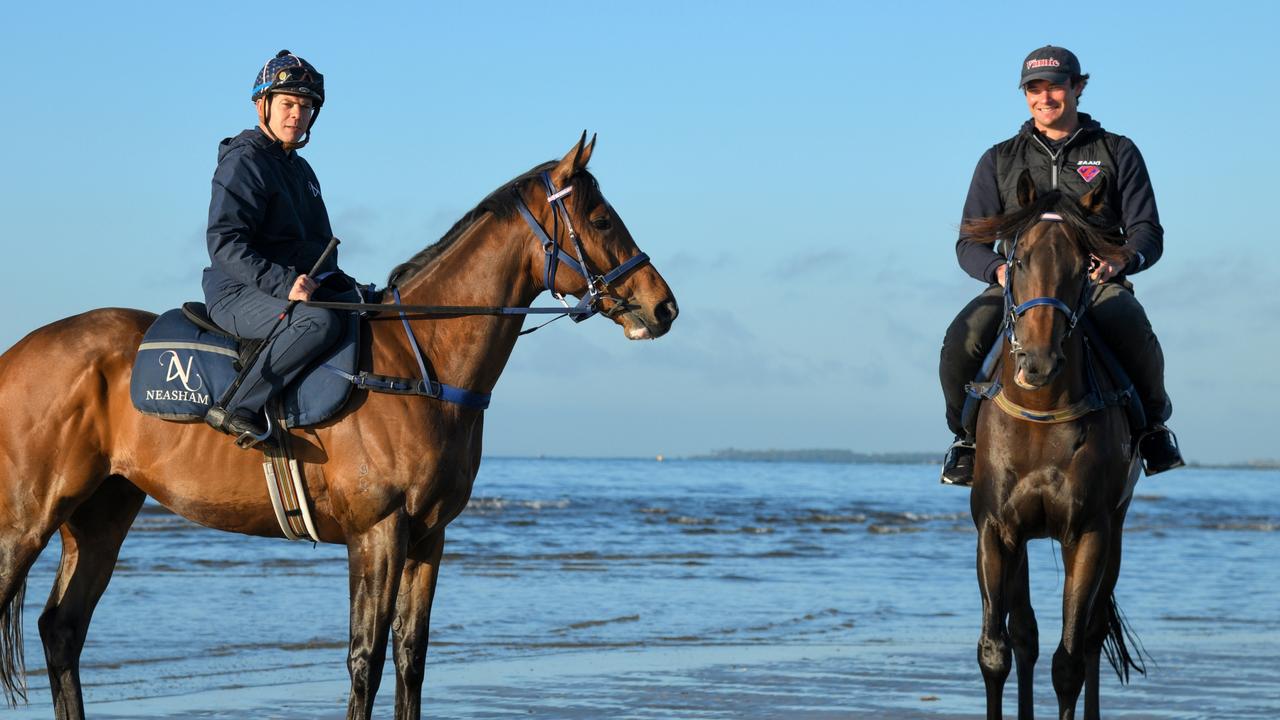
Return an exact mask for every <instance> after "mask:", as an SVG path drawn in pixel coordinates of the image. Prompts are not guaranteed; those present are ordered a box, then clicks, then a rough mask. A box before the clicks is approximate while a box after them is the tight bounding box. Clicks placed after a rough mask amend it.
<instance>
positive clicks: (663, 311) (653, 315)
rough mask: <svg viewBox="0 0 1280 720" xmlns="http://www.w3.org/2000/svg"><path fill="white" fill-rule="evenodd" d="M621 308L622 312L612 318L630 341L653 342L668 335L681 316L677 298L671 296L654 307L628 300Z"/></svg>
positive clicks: (614, 314) (612, 315)
mask: <svg viewBox="0 0 1280 720" xmlns="http://www.w3.org/2000/svg"><path fill="white" fill-rule="evenodd" d="M619 308H620V310H621V311H620V312H614V313H611V314H610V317H612V318H613V320H614V322H616V323H618V324H619V325H621V326H622V328H623V331H624V332H626V335H627V339H629V340H653V339H655V338H660V337H662V336H663V335H666V334H667V331H668V330H670V329H671V324H672V323H673V322H675V320H676V316H677V315H679V314H680V307H679V306H678V305H676V300H675V298H673V297H669V296H668V297H666V298H664V299H662V300H660V301H658V302H657V303H655V304H653V305H652V306H646V305H645V304H644V303H638V302H635V301H634V300H628V301H626V302H625V303H623V304H622V305H620V306H619Z"/></svg>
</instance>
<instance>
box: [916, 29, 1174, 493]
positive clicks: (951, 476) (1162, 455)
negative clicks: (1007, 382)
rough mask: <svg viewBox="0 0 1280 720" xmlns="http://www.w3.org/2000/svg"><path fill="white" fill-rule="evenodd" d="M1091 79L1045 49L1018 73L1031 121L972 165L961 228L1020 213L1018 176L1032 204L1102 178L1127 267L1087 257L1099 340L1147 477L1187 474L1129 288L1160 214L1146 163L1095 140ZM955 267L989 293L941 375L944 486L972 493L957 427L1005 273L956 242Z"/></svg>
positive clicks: (1112, 141) (1155, 355)
mask: <svg viewBox="0 0 1280 720" xmlns="http://www.w3.org/2000/svg"><path fill="white" fill-rule="evenodd" d="M1088 82H1089V76H1088V75H1086V74H1083V73H1081V72H1080V61H1079V60H1078V59H1076V56H1075V55H1074V54H1073V53H1072V52H1071V51H1070V50H1067V49H1066V48H1061V47H1055V46H1053V45H1046V46H1045V47H1042V48H1039V49H1037V50H1034V51H1032V52H1031V54H1030V55H1028V56H1027V58H1026V60H1024V61H1023V63H1022V76H1021V80H1020V82H1019V88H1020V89H1021V90H1022V92H1023V94H1024V96H1025V98H1026V102H1027V108H1028V110H1029V111H1030V113H1031V119H1029V120H1027V121H1026V122H1025V123H1024V124H1023V126H1022V128H1021V129H1020V130H1019V131H1018V134H1017V135H1015V136H1014V137H1012V138H1010V139H1008V140H1005V141H1004V142H1002V143H999V144H998V145H995V146H994V147H992V148H990V149H989V150H987V151H986V153H984V154H983V155H982V158H981V159H980V160H979V161H978V167H977V169H976V170H974V173H973V180H972V181H971V183H970V185H969V194H968V197H967V198H966V199H965V203H964V213H963V219H964V220H970V219H977V218H983V217H991V216H993V215H1002V214H1005V213H1010V212H1014V211H1016V210H1018V209H1019V204H1018V200H1017V184H1018V177H1019V175H1021V174H1022V172H1023V171H1024V170H1026V171H1029V172H1030V174H1031V177H1032V179H1033V180H1035V183H1036V190H1037V192H1039V193H1045V192H1049V191H1051V190H1060V191H1062V192H1063V193H1064V194H1065V195H1067V196H1068V197H1072V198H1075V199H1079V198H1080V197H1081V196H1083V195H1084V194H1085V193H1087V192H1089V191H1090V190H1092V189H1093V188H1095V187H1097V186H1098V185H1099V184H1101V183H1102V181H1103V179H1104V178H1106V179H1107V183H1106V185H1107V197H1106V201H1105V207H1104V208H1103V211H1102V214H1103V216H1104V217H1103V218H1102V220H1103V221H1104V222H1106V223H1109V224H1110V223H1114V224H1118V225H1119V226H1120V227H1121V228H1123V231H1124V236H1125V245H1126V247H1128V248H1129V249H1131V250H1132V251H1133V259H1132V260H1131V261H1129V262H1128V264H1126V265H1124V266H1123V267H1121V266H1117V265H1114V264H1111V263H1108V262H1106V261H1104V260H1101V259H1099V258H1094V264H1093V270H1092V271H1091V273H1090V279H1091V280H1092V281H1093V282H1094V283H1095V284H1096V288H1095V289H1094V291H1093V297H1092V300H1091V304H1090V306H1089V317H1090V318H1092V320H1093V323H1094V325H1095V327H1096V328H1097V330H1098V332H1099V334H1100V335H1101V336H1102V339H1103V340H1104V341H1105V342H1106V343H1107V345H1108V346H1109V347H1110V348H1111V350H1112V351H1113V352H1114V353H1115V354H1116V356H1117V357H1118V358H1119V360H1120V362H1121V364H1122V365H1123V366H1124V368H1125V369H1126V370H1127V371H1128V373H1129V374H1130V375H1131V376H1132V380H1133V384H1134V388H1135V389H1136V391H1137V393H1138V396H1139V398H1140V400H1141V401H1142V406H1143V409H1144V410H1145V411H1146V416H1147V423H1148V426H1147V427H1146V428H1141V429H1140V430H1139V432H1138V433H1137V436H1138V437H1140V438H1141V440H1140V442H1139V452H1140V453H1141V454H1142V457H1143V461H1144V463H1145V464H1146V468H1147V473H1148V474H1149V475H1151V474H1155V473H1158V472H1163V471H1165V470H1170V469H1173V468H1176V467H1179V466H1181V465H1182V464H1183V461H1182V457H1181V455H1180V453H1179V451H1178V446H1177V442H1176V440H1175V439H1174V437H1173V433H1172V432H1170V431H1169V429H1168V428H1167V427H1165V425H1164V423H1165V422H1166V421H1167V420H1168V419H1169V416H1170V414H1171V413H1172V411H1173V407H1172V405H1171V403H1170V402H1169V396H1168V395H1167V394H1166V393H1165V388H1164V355H1163V353H1162V352H1161V349H1160V342H1159V340H1157V339H1156V335H1155V333H1154V332H1153V331H1152V329H1151V323H1150V322H1148V320H1147V315H1146V312H1145V311H1144V310H1143V309H1142V306H1141V305H1140V304H1138V300H1137V298H1135V297H1134V294H1133V286H1132V284H1131V283H1129V282H1128V281H1127V280H1126V278H1127V277H1128V276H1131V275H1136V274H1137V273H1139V272H1142V271H1144V270H1146V269H1148V268H1150V267H1151V266H1153V265H1155V264H1156V261H1158V260H1159V259H1160V255H1161V253H1162V252H1163V249H1164V229H1163V228H1162V227H1161V226H1160V218H1159V215H1158V213H1157V212H1156V201H1155V193H1154V192H1153V191H1152V189H1151V180H1150V178H1149V177H1148V175H1147V167H1146V164H1145V163H1144V162H1143V160H1142V155H1141V154H1140V153H1139V152H1138V148H1137V147H1136V146H1135V145H1134V144H1133V141H1131V140H1129V138H1127V137H1124V136H1123V135H1116V134H1114V133H1110V132H1107V131H1106V130H1103V129H1102V126H1101V125H1100V124H1099V123H1098V122H1097V121H1096V120H1094V119H1093V118H1091V117H1089V116H1088V115H1087V114H1085V113H1082V112H1079V111H1078V109H1077V108H1078V104H1079V102H1080V97H1081V95H1083V93H1084V89H1085V86H1086V85H1087V84H1088ZM956 257H957V259H958V260H959V262H960V267H961V268H963V269H964V271H965V272H967V273H968V274H969V275H971V276H972V277H974V278H975V279H977V280H980V281H982V282H984V283H987V284H988V287H987V289H986V290H984V291H983V292H982V293H981V294H979V295H978V296H977V297H976V298H974V299H973V300H972V301H971V302H970V303H969V304H968V305H967V306H965V308H964V309H963V310H961V311H960V314H959V315H958V316H956V319H955V320H954V321H953V322H952V323H951V326H950V327H949V328H947V335H946V338H945V340H944V341H943V345H942V361H941V364H940V369H939V374H940V376H941V380H942V392H943V396H944V397H945V399H946V405H947V425H948V426H949V427H950V428H951V431H952V432H953V433H955V435H956V442H955V443H954V444H953V445H952V446H951V448H950V449H949V450H948V452H947V457H946V460H945V461H944V463H943V470H942V481H943V482H944V483H949V484H954V485H968V484H970V483H971V482H972V481H973V458H974V448H973V440H972V438H971V437H968V436H967V432H968V431H967V430H966V429H965V428H964V427H962V422H961V413H962V409H963V407H964V400H965V385H966V384H967V383H968V382H970V381H972V380H973V379H974V376H975V375H977V373H978V369H979V367H980V366H981V364H982V360H983V358H984V356H985V355H986V353H987V351H988V350H989V349H990V348H991V346H992V345H993V344H994V343H995V341H996V335H997V333H998V332H999V329H1000V324H1001V320H1003V318H1004V294H1003V286H1004V284H1005V282H1006V277H1007V272H1008V269H1007V267H1006V266H1005V259H1004V256H1003V255H1001V254H999V253H998V252H996V250H995V249H994V248H993V247H992V246H991V245H989V244H983V243H977V242H973V241H971V240H969V239H968V238H967V237H966V236H965V235H964V234H963V233H961V235H960V237H959V239H958V240H957V241H956Z"/></svg>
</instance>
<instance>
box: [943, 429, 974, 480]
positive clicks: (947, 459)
mask: <svg viewBox="0 0 1280 720" xmlns="http://www.w3.org/2000/svg"><path fill="white" fill-rule="evenodd" d="M966 451H967V454H968V456H969V472H968V475H967V476H966V475H965V474H964V473H963V472H960V473H953V474H951V475H948V474H947V471H948V470H952V471H955V470H957V469H961V464H960V459H961V457H960V456H961V454H962V453H964V452H966ZM976 453H977V446H976V445H975V444H974V442H973V441H972V440H969V439H967V438H957V439H956V441H955V442H953V443H951V447H949V448H947V454H946V456H944V457H943V458H942V473H941V474H940V476H939V478H938V482H940V483H942V484H943V485H956V486H959V487H969V486H970V485H973V461H974V455H975V454H976Z"/></svg>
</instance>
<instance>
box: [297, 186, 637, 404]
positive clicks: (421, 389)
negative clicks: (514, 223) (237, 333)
mask: <svg viewBox="0 0 1280 720" xmlns="http://www.w3.org/2000/svg"><path fill="white" fill-rule="evenodd" d="M540 179H541V180H542V184H543V187H544V188H545V189H546V192H547V204H549V205H551V207H552V212H551V217H552V230H551V233H550V234H547V231H546V230H544V229H543V227H542V225H541V224H540V223H539V222H538V219H537V218H536V217H534V215H533V213H532V212H531V211H530V210H529V206H528V205H526V204H525V202H524V198H523V197H521V196H520V191H519V190H518V189H515V188H513V189H512V192H513V193H515V196H516V209H518V210H519V211H520V215H521V217H523V218H524V220H525V222H526V223H527V224H528V225H529V229H530V230H532V231H533V235H534V239H535V240H536V241H538V243H539V244H541V245H542V250H543V252H544V253H545V254H546V270H545V272H544V275H543V278H544V282H545V285H546V288H547V289H548V290H550V291H551V295H552V297H554V298H555V299H557V300H559V301H560V304H561V305H563V307H558V308H557V307H506V306H486V305H405V304H403V303H401V302H400V288H398V287H395V286H394V285H393V286H392V287H391V294H392V296H393V297H394V298H395V303H388V304H382V303H347V302H310V301H308V302H306V303H305V304H306V305H309V306H311V307H318V308H326V309H330V310H348V311H358V312H364V313H385V312H396V313H398V314H399V316H400V321H401V323H402V324H403V326H404V332H405V335H406V336H407V337H408V339H409V347H410V348H412V349H413V356H414V360H416V361H417V363H418V371H419V372H420V373H421V377H419V378H403V377H391V376H387V375H375V374H373V373H370V372H367V371H361V372H359V373H355V374H352V373H348V372H345V371H343V370H340V369H338V368H336V367H333V366H332V365H329V364H328V363H324V364H323V365H321V367H323V368H325V369H326V370H329V371H330V372H333V373H335V374H337V375H339V376H341V377H343V378H345V379H346V380H347V381H348V382H350V383H352V384H353V385H355V386H356V387H357V388H360V389H365V390H372V391H374V392H385V393H392V394H397V395H418V396H422V397H429V398H435V399H437V400H443V401H445V402H450V403H454V404H457V405H462V406H463V407H468V408H473V409H476V410H484V409H486V408H488V407H489V401H490V400H491V399H492V393H481V392H476V391H474V390H467V389H465V388H460V387H455V386H453V385H446V384H444V383H442V382H439V381H438V380H436V379H435V378H434V377H432V376H431V372H430V371H429V370H428V368H427V363H426V360H424V359H423V356H422V348H421V347H420V346H419V345H418V339H417V338H416V337H415V336H414V334H413V329H412V328H411V327H410V326H409V316H408V314H409V313H413V314H415V315H419V316H438V317H468V316H476V315H495V316H521V315H545V314H554V315H556V317H554V318H552V319H551V320H548V321H547V322H545V323H542V324H541V325H537V326H535V327H532V328H529V329H528V330H523V331H521V332H520V334H521V335H527V334H529V333H531V332H533V331H535V330H537V329H539V328H541V327H544V326H546V325H547V324H548V323H550V322H553V321H555V320H559V319H560V318H562V317H565V316H569V317H571V318H573V321H574V322H582V321H583V320H586V319H587V318H589V317H591V316H592V315H595V314H597V313H599V314H602V315H604V316H605V317H610V318H611V317H613V316H614V315H617V314H618V313H620V312H625V311H626V310H627V308H628V305H627V304H626V301H625V300H623V299H622V298H620V297H618V296H617V295H614V294H613V293H612V292H611V289H610V287H609V284H610V283H612V282H615V281H617V280H619V279H620V278H624V277H626V276H627V275H630V274H631V273H633V272H635V271H636V270H638V269H640V268H642V267H644V266H645V265H648V264H649V256H648V255H647V254H645V253H643V252H641V253H639V254H637V255H636V256H635V257H632V258H631V259H629V260H626V261H624V262H622V263H621V264H620V265H618V266H617V267H615V268H613V269H612V270H609V271H608V272H605V273H603V274H599V275H593V274H592V273H591V266H590V265H588V264H587V256H586V252H585V251H584V250H583V247H582V240H581V238H579V237H578V233H577V231H575V230H574V229H573V221H572V219H571V218H570V215H569V208H568V206H567V205H566V204H565V201H564V199H565V198H566V197H568V196H569V195H570V194H571V193H572V192H573V186H572V185H568V186H565V187H564V188H563V189H560V190H557V189H556V187H555V183H553V182H552V181H551V173H549V172H547V171H543V172H542V174H541V175H540ZM561 217H563V218H564V226H565V231H566V234H567V235H568V237H569V241H570V242H571V243H572V244H573V249H574V252H575V253H576V254H577V256H578V257H577V258H576V259H575V258H573V257H572V256H570V255H569V254H568V253H566V252H565V251H564V249H563V248H562V247H561V246H560V243H559V241H558V238H559V235H560V218H561ZM561 263H564V264H565V265H567V266H569V268H570V269H571V270H573V271H575V272H577V273H578V274H579V275H581V276H582V278H583V279H584V280H586V281H587V291H586V294H585V295H584V296H583V297H582V299H581V300H579V301H578V304H577V305H576V306H574V307H569V303H568V302H567V301H565V299H564V295H563V294H561V293H558V292H556V290H555V279H556V271H557V270H558V269H559V267H560V264H561ZM605 300H609V301H611V302H612V303H613V305H612V307H610V308H609V309H607V310H605V309H602V306H603V303H604V301H605Z"/></svg>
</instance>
